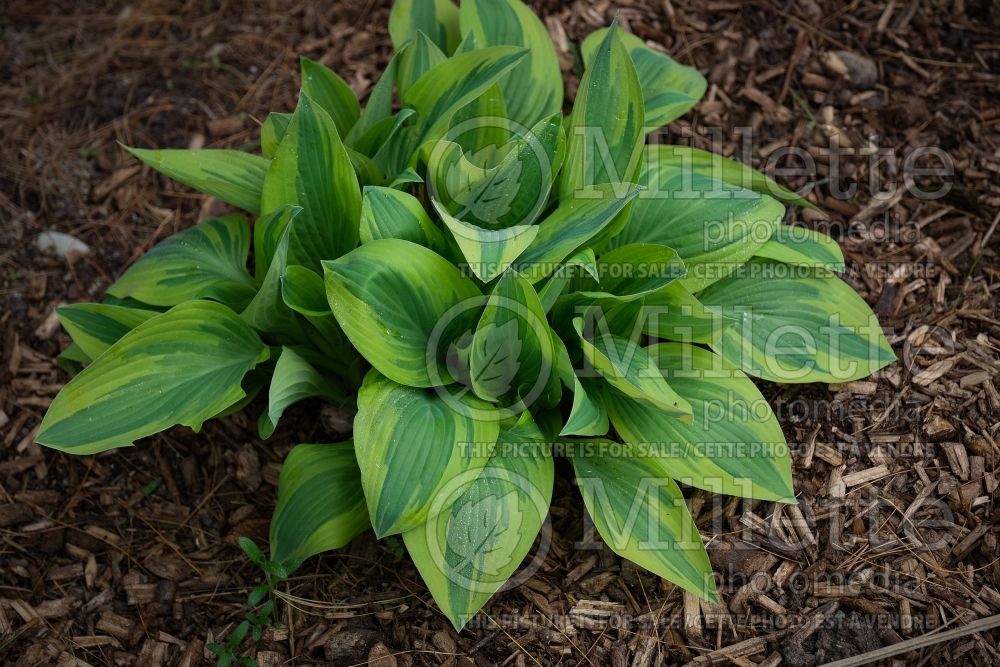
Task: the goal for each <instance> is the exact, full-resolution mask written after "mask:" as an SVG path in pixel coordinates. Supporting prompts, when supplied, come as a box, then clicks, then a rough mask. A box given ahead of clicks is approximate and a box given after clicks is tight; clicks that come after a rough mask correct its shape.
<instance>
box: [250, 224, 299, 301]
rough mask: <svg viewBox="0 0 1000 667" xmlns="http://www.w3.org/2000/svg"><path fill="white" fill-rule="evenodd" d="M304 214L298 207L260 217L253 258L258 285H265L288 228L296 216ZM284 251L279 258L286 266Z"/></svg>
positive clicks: (254, 233)
mask: <svg viewBox="0 0 1000 667" xmlns="http://www.w3.org/2000/svg"><path fill="white" fill-rule="evenodd" d="M301 212H302V209H301V208H299V207H298V206H283V207H281V208H278V209H275V210H273V211H271V212H270V213H267V214H265V215H262V216H260V217H259V218H257V221H256V222H255V223H254V225H253V256H254V277H255V278H256V280H257V283H258V284H263V282H264V278H265V277H266V276H267V272H268V271H269V270H270V268H271V262H273V261H274V259H275V256H276V255H277V254H278V248H279V247H280V246H281V239H282V237H283V236H284V235H285V229H286V228H287V227H288V223H290V222H291V221H292V220H293V219H294V218H295V216H297V215H298V214H299V213H301ZM286 252H287V248H286V249H285V250H283V251H282V254H281V257H280V258H279V261H280V263H281V264H282V266H284V262H285V253H286Z"/></svg>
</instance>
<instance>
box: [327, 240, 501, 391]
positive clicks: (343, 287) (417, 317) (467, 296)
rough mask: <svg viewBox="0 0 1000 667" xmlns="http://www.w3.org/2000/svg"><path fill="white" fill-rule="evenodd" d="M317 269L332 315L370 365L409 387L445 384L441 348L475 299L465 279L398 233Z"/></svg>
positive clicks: (462, 324)
mask: <svg viewBox="0 0 1000 667" xmlns="http://www.w3.org/2000/svg"><path fill="white" fill-rule="evenodd" d="M323 267H324V269H325V271H326V291H327V298H328V299H329V302H330V307H331V308H332V310H333V314H334V316H335V317H336V318H337V321H338V322H339V323H340V326H341V327H342V328H343V330H344V333H346V334H347V337H348V338H349V339H350V340H351V342H352V343H353V344H354V347H356V348H357V349H358V351H359V352H360V353H361V354H362V355H363V356H364V357H365V358H366V359H367V360H368V361H369V362H370V363H371V365H372V366H374V367H375V368H377V369H378V370H379V371H380V372H381V373H382V374H383V375H385V376H387V377H389V378H390V379H392V380H395V381H396V382H399V383H401V384H407V385H410V386H414V387H430V386H434V385H439V384H445V383H446V382H447V378H448V372H447V368H446V367H445V366H444V365H443V364H442V361H443V351H444V349H445V348H446V346H447V345H449V344H450V343H451V342H452V340H453V339H454V337H455V335H454V334H455V332H462V331H467V330H469V329H471V324H472V322H474V321H475V319H474V318H475V317H476V316H477V315H478V308H476V307H475V306H481V304H482V295H481V293H480V291H479V289H478V288H477V287H476V286H475V284H474V283H473V282H472V281H471V280H469V279H468V278H466V277H464V276H462V274H461V273H459V271H458V269H457V268H455V266H454V265H452V264H451V262H449V261H448V260H446V259H444V258H443V257H441V256H440V255H437V254H435V253H434V252H432V251H431V250H428V249H427V248H424V247H423V246H419V245H417V244H415V243H410V242H409V241H401V240H399V239H380V240H377V241H371V242H369V243H366V244H364V245H363V246H361V247H360V248H357V249H356V250H354V251H352V252H350V253H348V254H347V255H344V256H343V257H341V258H340V259H338V260H334V261H328V262H324V263H323ZM453 308H455V309H454V310H453ZM446 318H447V319H446Z"/></svg>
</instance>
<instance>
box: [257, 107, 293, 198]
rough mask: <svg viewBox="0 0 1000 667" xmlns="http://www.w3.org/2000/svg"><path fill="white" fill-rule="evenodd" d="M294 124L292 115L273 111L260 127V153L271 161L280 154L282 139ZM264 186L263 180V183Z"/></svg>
mask: <svg viewBox="0 0 1000 667" xmlns="http://www.w3.org/2000/svg"><path fill="white" fill-rule="evenodd" d="M291 122H292V114H290V113H282V112H280V111H272V112H271V113H269V114H267V118H265V119H264V124H263V125H261V126H260V152H261V153H263V154H264V157H266V158H268V159H269V160H270V159H271V158H273V157H274V154H275V153H277V152H278V145H279V144H280V143H281V138H282V137H284V136H285V130H287V129H288V124H289V123H291ZM261 185H263V179H262V181H261Z"/></svg>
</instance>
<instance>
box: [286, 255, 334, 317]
mask: <svg viewBox="0 0 1000 667" xmlns="http://www.w3.org/2000/svg"><path fill="white" fill-rule="evenodd" d="M281 299H282V301H284V302H285V305H286V306H288V307H289V308H291V309H292V310H294V311H295V312H297V313H299V314H301V315H306V316H309V317H325V316H327V315H331V316H332V313H331V312H330V304H329V302H328V301H327V300H326V287H325V286H324V283H323V277H322V276H320V275H317V274H316V273H313V272H312V271H310V270H309V269H307V268H305V267H304V266H289V267H287V268H286V269H285V273H284V275H282V276H281Z"/></svg>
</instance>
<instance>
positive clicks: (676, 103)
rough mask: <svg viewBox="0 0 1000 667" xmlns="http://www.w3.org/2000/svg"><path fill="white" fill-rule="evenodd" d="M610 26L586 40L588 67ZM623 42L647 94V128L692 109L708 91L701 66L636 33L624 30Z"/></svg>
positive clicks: (647, 129) (643, 91)
mask: <svg viewBox="0 0 1000 667" xmlns="http://www.w3.org/2000/svg"><path fill="white" fill-rule="evenodd" d="M607 32H608V29H607V28H601V29H600V30H596V31H594V32H592V33H590V34H589V35H587V38H586V39H585V40H583V44H581V45H580V51H581V52H582V53H583V61H584V63H585V64H586V66H587V67H590V66H591V63H592V62H593V61H594V57H595V55H596V54H597V50H598V48H599V47H600V44H601V42H603V41H604V39H605V37H606V36H607ZM621 38H622V42H623V43H624V45H625V48H626V49H628V53H629V55H630V56H631V57H632V62H633V63H634V64H635V71H636V75H637V76H638V77H639V85H640V87H641V88H642V94H643V109H644V116H645V124H646V132H647V133H648V132H652V131H653V130H656V129H658V128H661V127H663V126H664V125H666V124H667V123H669V122H670V121H672V120H674V119H677V118H680V117H681V116H683V115H684V114H686V113H687V112H688V111H690V110H691V109H692V108H693V107H694V105H695V104H697V103H698V100H700V99H701V98H702V97H703V96H704V95H705V89H706V88H707V87H708V83H707V82H706V81H705V77H703V76H702V75H701V74H700V73H699V72H698V70H696V69H694V68H693V67H687V66H685V65H681V64H680V63H678V62H676V61H674V60H673V59H672V58H671V57H670V56H668V55H666V54H663V53H660V52H659V51H654V50H653V49H651V48H649V47H648V46H646V43H645V42H643V41H642V40H641V39H639V38H638V37H636V36H635V35H633V34H631V33H628V32H624V31H623V32H622V33H621Z"/></svg>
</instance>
